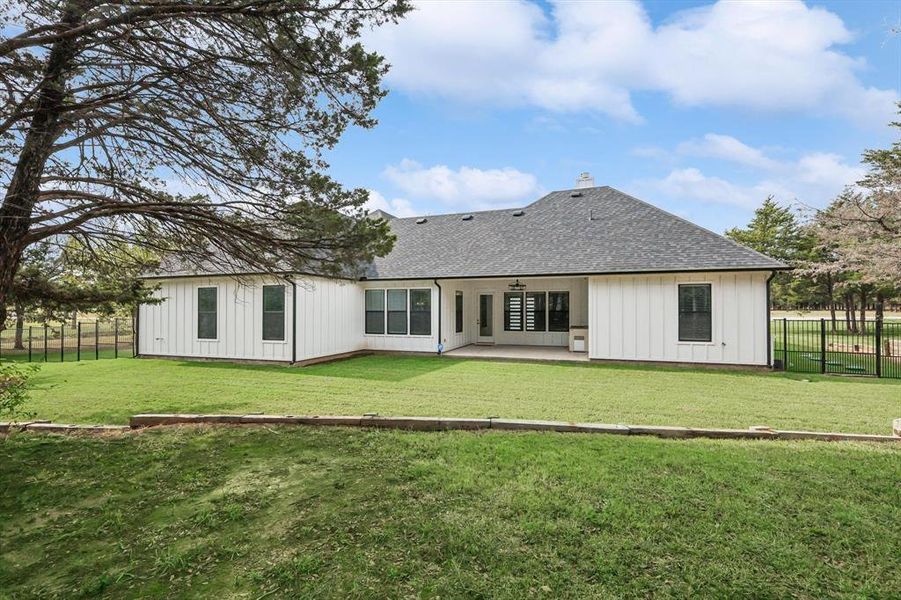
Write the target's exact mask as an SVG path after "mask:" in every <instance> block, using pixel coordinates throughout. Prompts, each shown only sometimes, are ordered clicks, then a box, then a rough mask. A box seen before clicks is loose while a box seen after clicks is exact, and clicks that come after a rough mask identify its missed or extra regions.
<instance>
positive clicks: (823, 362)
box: [820, 319, 826, 373]
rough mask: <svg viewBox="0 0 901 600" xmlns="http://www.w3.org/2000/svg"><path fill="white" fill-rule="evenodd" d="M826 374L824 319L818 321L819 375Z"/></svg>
mask: <svg viewBox="0 0 901 600" xmlns="http://www.w3.org/2000/svg"><path fill="white" fill-rule="evenodd" d="M825 372H826V319H820V373H825Z"/></svg>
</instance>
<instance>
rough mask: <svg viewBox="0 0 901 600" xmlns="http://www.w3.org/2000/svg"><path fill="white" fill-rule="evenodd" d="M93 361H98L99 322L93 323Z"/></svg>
mask: <svg viewBox="0 0 901 600" xmlns="http://www.w3.org/2000/svg"><path fill="white" fill-rule="evenodd" d="M94 360H100V321H94Z"/></svg>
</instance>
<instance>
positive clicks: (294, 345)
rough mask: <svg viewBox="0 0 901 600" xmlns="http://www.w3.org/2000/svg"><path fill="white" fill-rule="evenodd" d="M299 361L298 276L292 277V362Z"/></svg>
mask: <svg viewBox="0 0 901 600" xmlns="http://www.w3.org/2000/svg"><path fill="white" fill-rule="evenodd" d="M296 362H297V278H296V277H293V278H292V279H291V364H292V365H293V364H294V363H296Z"/></svg>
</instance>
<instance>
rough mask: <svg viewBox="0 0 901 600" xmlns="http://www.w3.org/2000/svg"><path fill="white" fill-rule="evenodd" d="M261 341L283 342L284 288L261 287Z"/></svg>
mask: <svg viewBox="0 0 901 600" xmlns="http://www.w3.org/2000/svg"><path fill="white" fill-rule="evenodd" d="M263 340H265V341H273V342H283V341H285V286H283V285H264V286H263Z"/></svg>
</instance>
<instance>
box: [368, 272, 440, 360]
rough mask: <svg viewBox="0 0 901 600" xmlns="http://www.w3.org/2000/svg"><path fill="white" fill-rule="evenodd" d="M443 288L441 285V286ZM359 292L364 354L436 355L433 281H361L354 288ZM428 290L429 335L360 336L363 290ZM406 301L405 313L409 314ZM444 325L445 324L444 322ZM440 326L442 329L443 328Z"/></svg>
mask: <svg viewBox="0 0 901 600" xmlns="http://www.w3.org/2000/svg"><path fill="white" fill-rule="evenodd" d="M442 287H444V284H442ZM358 288H359V290H360V292H359V293H360V310H359V311H357V312H358V314H359V316H360V319H361V320H360V325H359V329H358V331H359V332H360V335H362V336H363V347H364V348H365V349H367V350H386V351H390V352H437V349H438V288H437V287H436V286H435V283H434V281H432V280H429V279H407V280H396V281H365V282H361V283H360V285H359V286H358ZM371 289H378V290H391V289H408V290H430V291H431V309H432V317H431V319H432V323H431V325H432V332H431V335H410V334H407V335H395V334H389V333H381V334H370V333H364V323H363V319H364V318H365V303H364V294H365V292H364V291H363V290H371ZM409 309H410V305H409V298H408V300H407V310H408V311H409ZM444 324H446V321H445V322H444ZM444 324H443V325H444Z"/></svg>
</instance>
